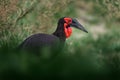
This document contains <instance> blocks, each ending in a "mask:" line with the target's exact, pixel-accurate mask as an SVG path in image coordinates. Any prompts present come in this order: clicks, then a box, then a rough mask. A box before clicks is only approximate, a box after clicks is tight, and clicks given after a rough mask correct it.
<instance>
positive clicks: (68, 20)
mask: <svg viewBox="0 0 120 80" xmlns="http://www.w3.org/2000/svg"><path fill="white" fill-rule="evenodd" d="M64 21H65V23H64V32H65V36H66V38H68V37H70V35H71V33H72V28H71V27H70V24H71V23H72V19H71V18H64Z"/></svg>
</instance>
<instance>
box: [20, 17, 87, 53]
mask: <svg viewBox="0 0 120 80" xmlns="http://www.w3.org/2000/svg"><path fill="white" fill-rule="evenodd" d="M71 26H72V27H75V28H78V29H80V30H82V31H84V32H87V30H85V28H84V27H83V26H82V25H81V24H80V23H79V22H78V21H77V20H76V19H72V18H70V17H63V18H60V19H59V21H58V25H57V29H56V31H55V32H54V33H53V34H42V33H39V34H34V35H32V36H30V37H28V38H27V39H26V40H24V41H23V42H22V43H21V44H20V45H19V49H22V50H27V51H30V52H36V53H38V52H39V51H40V50H41V49H42V48H44V47H50V49H51V48H54V49H59V50H60V49H61V48H62V47H63V46H64V42H65V40H66V38H68V37H70V35H71V33H72V29H71ZM87 33H88V32H87Z"/></svg>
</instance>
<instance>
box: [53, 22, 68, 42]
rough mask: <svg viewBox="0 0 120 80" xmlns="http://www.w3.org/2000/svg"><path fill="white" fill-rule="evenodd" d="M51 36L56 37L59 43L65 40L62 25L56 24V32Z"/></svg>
mask: <svg viewBox="0 0 120 80" xmlns="http://www.w3.org/2000/svg"><path fill="white" fill-rule="evenodd" d="M53 35H55V36H57V37H58V38H59V39H60V40H61V41H64V42H65V40H66V36H65V32H64V25H63V24H58V26H57V29H56V31H55V32H54V33H53Z"/></svg>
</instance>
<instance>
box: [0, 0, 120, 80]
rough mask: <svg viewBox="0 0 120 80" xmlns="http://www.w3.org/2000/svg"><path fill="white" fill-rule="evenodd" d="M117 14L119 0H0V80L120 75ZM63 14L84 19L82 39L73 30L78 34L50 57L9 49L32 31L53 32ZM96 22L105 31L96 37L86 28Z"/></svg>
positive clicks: (118, 19)
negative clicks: (54, 55) (101, 25)
mask: <svg viewBox="0 0 120 80" xmlns="http://www.w3.org/2000/svg"><path fill="white" fill-rule="evenodd" d="M77 11H78V12H77ZM119 14H120V0H76V1H74V0H0V65H1V66H0V76H2V77H0V78H1V80H2V78H4V79H7V78H8V79H9V78H13V77H14V78H16V79H18V78H21V79H24V78H23V77H27V78H31V79H32V78H34V79H35V77H36V78H44V79H45V78H55V79H68V78H70V79H72V78H74V77H73V76H77V77H78V76H79V78H81V79H83V80H84V79H90V78H93V79H94V78H96V79H97V78H98V77H99V78H101V77H100V76H104V77H106V79H108V78H110V79H112V78H119V73H120V64H119V63H120V28H119V25H120V15H119ZM64 16H68V17H76V18H78V19H80V20H82V21H83V22H84V23H85V24H84V25H85V26H86V27H87V29H88V31H89V34H84V33H82V32H81V34H82V35H83V37H80V36H79V35H77V34H79V32H78V31H77V30H73V31H74V32H76V33H75V34H74V32H73V34H74V35H73V36H71V38H70V39H68V40H67V41H66V42H67V43H66V46H65V48H64V50H63V51H62V52H61V53H57V54H59V55H58V56H56V57H55V58H54V59H52V60H51V59H49V58H45V56H37V57H36V56H35V55H33V54H27V53H18V52H15V51H13V49H14V48H16V47H17V46H18V45H19V44H20V43H21V42H22V41H23V40H24V39H25V38H26V37H28V36H30V35H31V34H35V33H48V34H50V33H52V32H54V30H55V28H56V27H55V26H56V25H57V21H58V19H59V18H61V17H64ZM89 17H90V19H89ZM91 17H92V19H91ZM100 24H105V26H104V27H105V29H106V31H105V33H103V34H97V33H94V34H96V35H97V36H98V37H97V38H94V36H93V35H94V34H93V33H92V32H91V31H90V29H91V28H92V27H93V25H96V27H97V26H98V27H100V26H99V25H100ZM92 29H93V31H94V28H92ZM98 30H100V29H99V28H98ZM76 36H77V38H76ZM47 53H50V52H49V51H48V52H46V54H47ZM51 54H52V53H51ZM6 76H7V77H6ZM44 76H47V77H44ZM86 76H87V77H86ZM77 77H76V78H77ZM74 79H75V78H74Z"/></svg>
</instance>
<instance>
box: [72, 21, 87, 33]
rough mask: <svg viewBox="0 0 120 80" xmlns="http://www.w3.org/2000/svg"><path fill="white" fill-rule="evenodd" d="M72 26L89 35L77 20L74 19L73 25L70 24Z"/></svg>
mask: <svg viewBox="0 0 120 80" xmlns="http://www.w3.org/2000/svg"><path fill="white" fill-rule="evenodd" d="M70 26H72V27H75V28H78V29H80V30H82V31H84V32H86V33H88V31H87V30H86V29H85V28H84V27H83V26H82V25H81V24H80V23H79V22H78V20H77V19H72V23H71V24H70Z"/></svg>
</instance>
